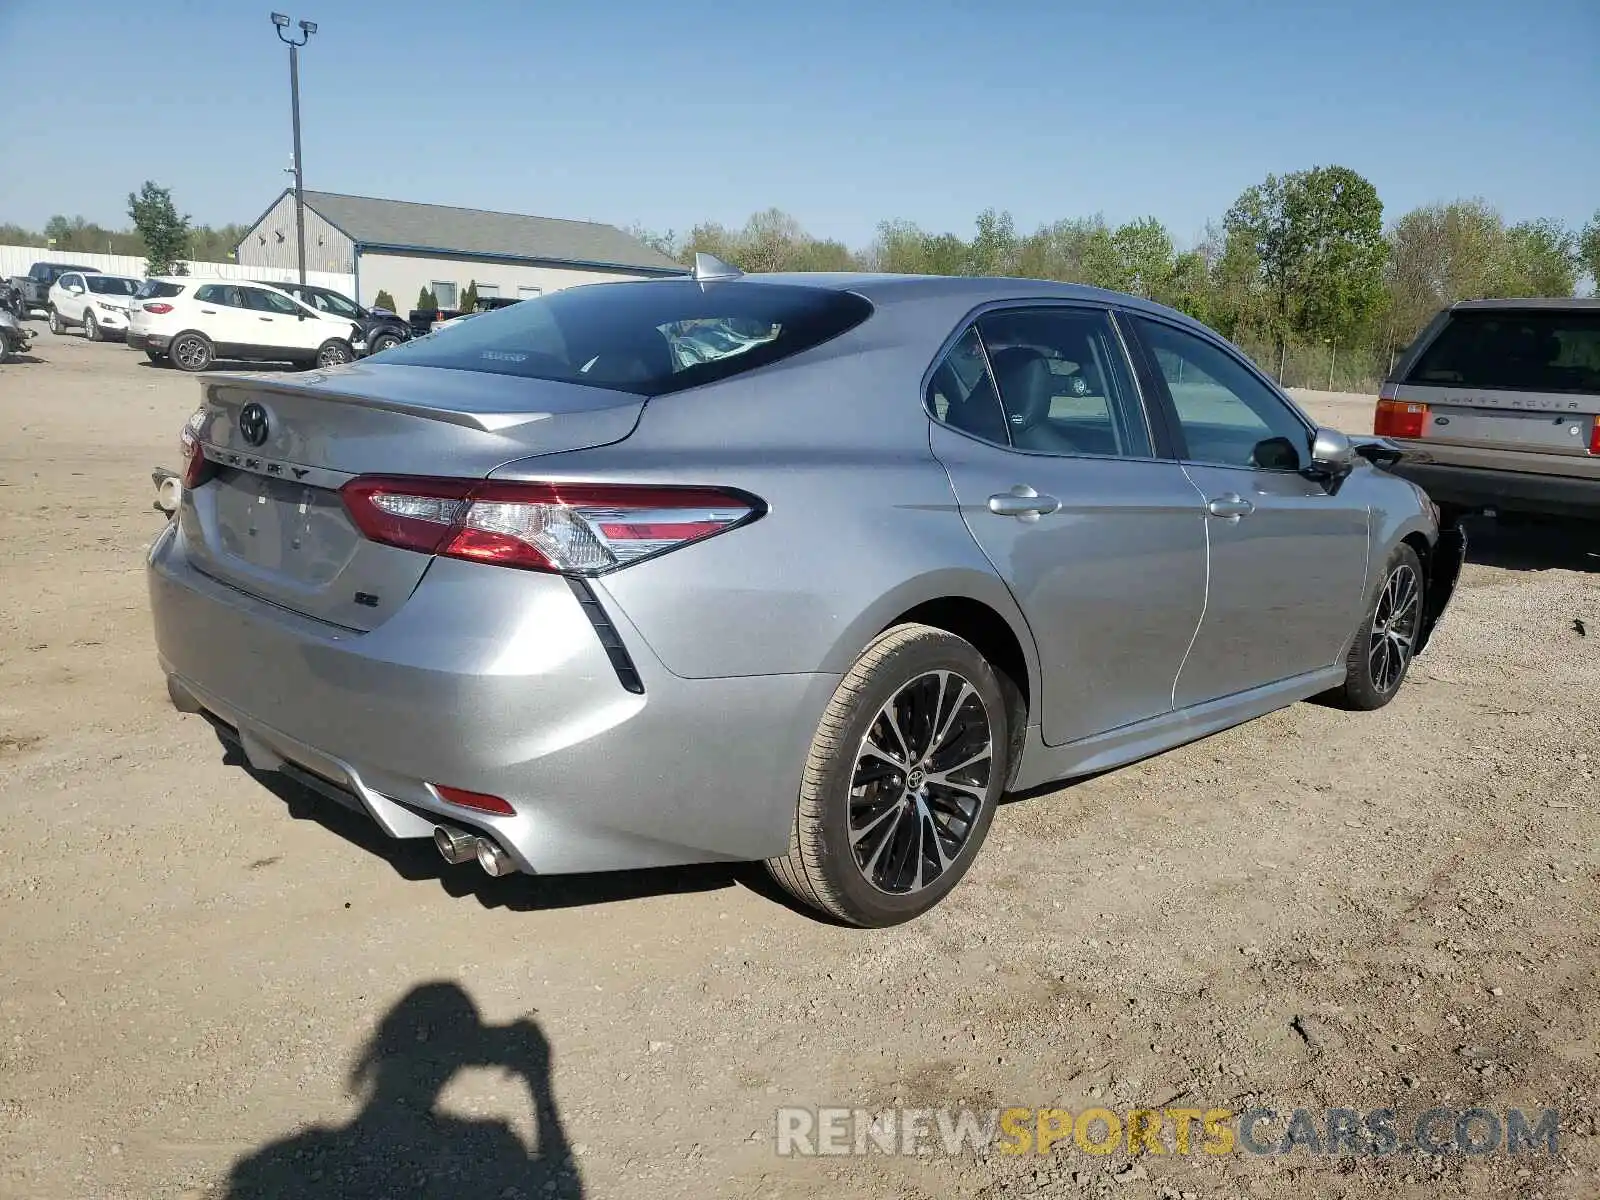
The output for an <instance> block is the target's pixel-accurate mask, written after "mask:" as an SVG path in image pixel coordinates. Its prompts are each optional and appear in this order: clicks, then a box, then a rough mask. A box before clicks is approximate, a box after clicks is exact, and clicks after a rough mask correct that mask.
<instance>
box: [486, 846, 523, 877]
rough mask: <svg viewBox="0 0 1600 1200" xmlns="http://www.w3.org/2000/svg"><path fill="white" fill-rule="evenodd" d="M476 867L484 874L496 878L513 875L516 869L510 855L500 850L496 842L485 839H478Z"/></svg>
mask: <svg viewBox="0 0 1600 1200" xmlns="http://www.w3.org/2000/svg"><path fill="white" fill-rule="evenodd" d="M478 865H479V866H480V867H482V868H483V869H484V872H485V873H486V874H489V875H494V876H496V877H498V876H501V875H510V874H513V873H514V872H515V871H516V869H517V864H516V863H514V862H512V861H511V855H509V854H507V853H506V852H505V851H504V850H502V849H501V848H500V844H499V843H498V842H496V841H494V840H493V839H491V838H486V837H481V838H479V839H478Z"/></svg>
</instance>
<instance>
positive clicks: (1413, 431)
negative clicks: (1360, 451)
mask: <svg viewBox="0 0 1600 1200" xmlns="http://www.w3.org/2000/svg"><path fill="white" fill-rule="evenodd" d="M1427 423H1428V406H1427V405H1426V404H1414V403H1412V402H1411V401H1409V400H1379V401H1378V412H1377V415H1376V416H1374V417H1373V419H1372V432H1373V433H1376V434H1378V435H1379V436H1381V437H1398V438H1419V437H1421V436H1422V430H1423V427H1424V426H1425V425H1426V424H1427Z"/></svg>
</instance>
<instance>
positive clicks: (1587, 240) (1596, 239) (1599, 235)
mask: <svg viewBox="0 0 1600 1200" xmlns="http://www.w3.org/2000/svg"><path fill="white" fill-rule="evenodd" d="M0 232H3V229H0ZM1578 261H1579V262H1580V263H1581V264H1582V266H1583V269H1584V270H1585V271H1587V272H1588V273H1589V288H1590V290H1591V291H1592V292H1593V293H1594V294H1596V295H1600V209H1596V210H1595V214H1594V216H1592V217H1590V218H1589V223H1588V224H1587V225H1585V226H1584V227H1583V232H1582V233H1581V234H1579V235H1578Z"/></svg>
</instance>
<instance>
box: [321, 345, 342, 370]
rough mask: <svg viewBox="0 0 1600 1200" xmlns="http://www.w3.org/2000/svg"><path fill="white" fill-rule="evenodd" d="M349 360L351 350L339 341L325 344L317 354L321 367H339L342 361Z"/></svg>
mask: <svg viewBox="0 0 1600 1200" xmlns="http://www.w3.org/2000/svg"><path fill="white" fill-rule="evenodd" d="M349 361H350V351H348V350H346V349H345V348H344V346H343V345H341V344H339V343H334V344H333V345H329V346H324V347H323V348H322V349H321V351H319V352H318V354H317V366H319V367H337V366H339V365H340V364H341V363H347V362H349Z"/></svg>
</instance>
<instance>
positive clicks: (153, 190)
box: [0, 181, 250, 275]
mask: <svg viewBox="0 0 1600 1200" xmlns="http://www.w3.org/2000/svg"><path fill="white" fill-rule="evenodd" d="M128 218H129V220H130V221H131V222H132V227H131V228H128V229H107V228H105V226H103V225H100V224H99V223H97V222H95V221H88V220H85V219H84V218H83V217H81V216H78V217H67V216H63V215H61V214H59V213H58V214H57V215H56V216H53V217H51V218H50V219H49V220H48V221H46V222H45V226H44V228H43V229H42V230H34V229H26V228H24V227H23V226H21V225H16V224H12V223H10V222H7V223H4V224H0V246H39V247H42V248H48V249H50V250H51V251H53V252H54V253H57V254H74V253H76V254H129V255H134V256H137V257H143V258H144V259H145V260H146V262H145V270H146V273H147V274H150V275H169V274H171V273H172V272H173V271H174V270H176V269H177V268H178V267H179V266H181V265H182V264H184V263H186V262H227V261H228V260H229V259H231V258H232V257H233V249H234V247H235V246H237V245H238V244H239V242H240V241H241V240H242V239H243V238H244V235H245V234H246V233H248V232H249V230H250V227H249V226H248V225H231V224H230V225H222V226H217V227H213V226H210V225H196V224H194V223H193V221H191V220H190V218H189V217H188V216H185V215H180V214H179V212H178V210H177V206H176V205H174V204H173V201H172V192H171V190H170V189H168V188H164V187H158V186H157V185H156V184H154V183H151V182H149V181H146V182H145V184H144V186H143V187H141V188H140V189H139V191H138V192H137V193H134V192H130V193H129V194H128Z"/></svg>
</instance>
